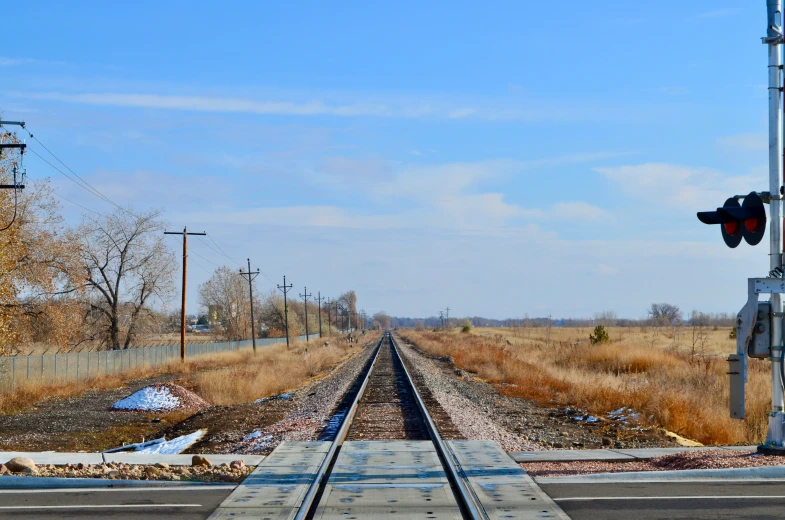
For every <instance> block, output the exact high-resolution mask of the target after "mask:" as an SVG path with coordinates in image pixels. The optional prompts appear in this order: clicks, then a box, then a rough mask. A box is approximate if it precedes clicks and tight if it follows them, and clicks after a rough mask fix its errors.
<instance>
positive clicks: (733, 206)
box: [698, 191, 766, 247]
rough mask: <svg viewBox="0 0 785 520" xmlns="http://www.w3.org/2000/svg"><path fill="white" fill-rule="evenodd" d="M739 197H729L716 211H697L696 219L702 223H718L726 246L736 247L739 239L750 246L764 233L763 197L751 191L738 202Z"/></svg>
mask: <svg viewBox="0 0 785 520" xmlns="http://www.w3.org/2000/svg"><path fill="white" fill-rule="evenodd" d="M739 198H741V197H731V198H729V199H728V200H726V201H725V204H723V206H722V207H721V208H717V211H699V212H698V220H700V221H701V222H703V223H704V224H720V231H722V239H723V240H724V241H725V245H727V246H728V247H736V246H738V245H739V244H740V243H741V239H742V238H743V239H744V240H746V241H747V243H748V244H749V245H751V246H754V245H757V244H758V243H760V241H761V240H762V239H763V235H764V234H765V233H766V209H765V208H764V207H763V199H762V198H761V197H760V195H758V194H757V193H755V192H754V191H753V192H751V193H750V194H749V195H746V196H745V197H744V202H743V203H742V204H739Z"/></svg>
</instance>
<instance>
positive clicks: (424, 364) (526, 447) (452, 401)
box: [398, 341, 548, 451]
mask: <svg viewBox="0 0 785 520" xmlns="http://www.w3.org/2000/svg"><path fill="white" fill-rule="evenodd" d="M398 346H399V347H400V351H401V354H402V355H403V356H405V357H406V359H407V360H408V361H409V363H411V364H412V365H413V366H414V367H416V368H417V369H418V370H419V371H420V373H421V375H422V376H423V379H424V380H425V383H426V384H427V385H428V388H429V389H430V391H431V394H433V397H434V398H435V399H436V400H437V401H438V402H439V404H440V405H441V406H442V408H444V411H445V412H447V414H448V415H449V416H450V419H452V422H453V424H455V426H456V427H457V428H458V430H460V432H461V434H463V436H464V437H466V438H467V439H473V440H488V441H496V442H498V443H499V444H500V445H501V447H502V448H503V449H504V450H506V451H538V450H544V449H548V448H546V447H544V446H541V445H539V444H537V443H534V442H531V441H529V440H527V439H525V438H523V437H521V436H520V435H518V434H516V433H514V432H511V431H509V430H507V429H506V428H504V427H503V426H501V425H499V424H497V423H496V422H494V420H493V419H492V418H491V417H490V416H489V414H488V413H486V412H485V411H484V410H482V409H480V408H479V407H477V406H476V405H475V404H474V402H472V401H471V400H469V399H467V398H466V397H464V396H463V395H461V393H460V391H459V389H458V388H457V387H456V385H457V384H459V382H457V381H456V380H455V379H453V378H451V377H448V376H446V375H445V374H444V372H443V371H442V370H441V369H440V368H439V367H438V366H437V365H436V364H435V363H434V362H433V361H431V360H430V359H427V358H424V357H422V356H420V355H419V354H418V353H416V352H414V351H413V350H412V349H411V348H409V347H408V346H406V345H405V344H404V343H403V342H401V341H399V342H398Z"/></svg>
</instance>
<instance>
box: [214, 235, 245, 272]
mask: <svg viewBox="0 0 785 520" xmlns="http://www.w3.org/2000/svg"><path fill="white" fill-rule="evenodd" d="M207 238H209V239H210V242H212V243H213V244H215V247H217V248H218V249H219V250H220V251H221V254H223V255H224V256H225V257H226V258H228V259H229V260H231V261H232V262H235V263H236V264H239V265H243V264H242V262H239V261H238V260H237V259H236V258H232V257H231V256H229V255H227V254H226V251H224V250H223V248H222V247H221V246H219V245H218V242H216V241H215V240H213V237H211V236H210V235H207Z"/></svg>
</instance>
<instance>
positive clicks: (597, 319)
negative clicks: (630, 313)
mask: <svg viewBox="0 0 785 520" xmlns="http://www.w3.org/2000/svg"><path fill="white" fill-rule="evenodd" d="M617 320H618V316H616V313H615V312H614V311H603V312H598V313H596V314H595V315H594V323H595V324H597V325H602V326H603V327H615V326H616V321H617Z"/></svg>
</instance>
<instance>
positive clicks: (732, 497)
mask: <svg viewBox="0 0 785 520" xmlns="http://www.w3.org/2000/svg"><path fill="white" fill-rule="evenodd" d="M745 498H752V499H755V500H759V499H761V498H770V499H780V500H781V499H785V495H735V496H733V495H731V496H728V495H722V496H708V495H694V496H670V497H669V496H655V495H653V496H649V497H565V498H554V499H553V500H554V501H555V502H580V501H583V502H589V501H592V500H696V499H708V500H728V499H745Z"/></svg>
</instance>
